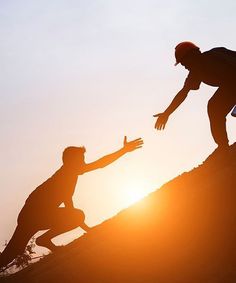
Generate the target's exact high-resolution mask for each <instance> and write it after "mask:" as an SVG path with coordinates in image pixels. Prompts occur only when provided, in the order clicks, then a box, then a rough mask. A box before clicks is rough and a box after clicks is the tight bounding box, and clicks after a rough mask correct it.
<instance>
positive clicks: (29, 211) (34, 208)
mask: <svg viewBox="0 0 236 283" xmlns="http://www.w3.org/2000/svg"><path fill="white" fill-rule="evenodd" d="M142 144H143V141H142V139H140V138H139V139H136V140H133V141H130V142H127V138H126V137H125V138H124V146H123V147H122V148H121V149H120V150H118V151H116V152H114V153H111V154H109V155H106V156H104V157H102V158H100V159H98V160H97V161H94V162H92V163H89V164H86V163H85V161H84V154H85V148H84V147H74V146H70V147H67V148H66V149H65V150H64V152H63V156H62V159H63V165H62V167H61V168H60V169H59V170H58V171H56V173H55V174H54V175H53V176H52V177H51V178H49V179H48V180H46V181H45V182H44V183H43V184H41V185H40V186H39V187H37V188H36V189H35V190H34V191H33V192H32V193H31V194H30V195H29V197H28V198H27V200H26V202H25V205H24V207H23V208H22V210H21V212H20V214H19V216H18V219H17V222H18V225H17V227H16V230H15V232H14V234H13V236H12V238H11V240H10V242H9V243H8V245H7V247H6V248H5V250H4V251H3V252H2V254H1V255H0V268H1V267H4V266H6V265H7V264H8V263H10V262H11V261H12V260H13V259H15V258H16V257H17V255H20V254H22V253H23V252H24V250H25V247H26V245H27V243H28V241H29V240H30V239H31V237H32V236H33V235H34V234H35V233H36V232H38V231H40V230H46V229H49V230H48V231H47V232H46V233H44V234H43V235H42V236H40V237H38V238H37V239H36V244H37V245H40V246H44V247H46V248H48V249H50V250H51V251H54V250H56V249H57V246H55V245H54V244H53V243H52V241H51V239H52V238H54V237H56V236H57V235H59V234H62V233H64V232H67V231H70V230H72V229H74V228H76V227H79V226H80V227H81V228H82V229H84V230H85V231H88V230H89V227H88V226H87V225H86V224H85V223H84V219H85V215H84V213H83V211H82V210H79V209H76V208H74V206H73V201H72V196H73V194H74V190H75V186H76V182H77V178H78V176H79V175H82V174H84V173H87V172H90V171H92V170H95V169H98V168H103V167H105V166H107V165H109V164H111V163H112V162H114V161H116V160H117V159H118V158H119V157H121V156H123V155H124V154H126V153H128V152H131V151H133V150H135V149H137V148H140V147H142ZM62 203H64V207H59V206H60V205H61V204H62Z"/></svg>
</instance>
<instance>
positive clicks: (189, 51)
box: [175, 41, 201, 69]
mask: <svg viewBox="0 0 236 283" xmlns="http://www.w3.org/2000/svg"><path fill="white" fill-rule="evenodd" d="M200 54H201V51H200V48H199V47H198V46H197V45H195V44H194V43H192V42H190V41H184V42H181V43H179V44H178V45H177V46H176V47H175V59H176V63H175V66H176V65H178V64H179V63H180V64H181V65H183V66H184V67H185V68H186V69H189V68H190V67H191V65H192V64H193V63H194V62H195V61H196V59H197V58H198V56H199V55H200Z"/></svg>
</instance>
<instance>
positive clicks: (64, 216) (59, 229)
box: [36, 208, 89, 251]
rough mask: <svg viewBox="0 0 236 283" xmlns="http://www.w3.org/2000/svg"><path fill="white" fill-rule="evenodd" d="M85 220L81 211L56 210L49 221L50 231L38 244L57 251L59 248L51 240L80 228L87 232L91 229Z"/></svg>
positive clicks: (37, 241) (39, 239)
mask: <svg viewBox="0 0 236 283" xmlns="http://www.w3.org/2000/svg"><path fill="white" fill-rule="evenodd" d="M84 219H85V215H84V213H83V211H82V210H80V209H67V208H58V209H56V210H55V212H52V213H51V215H50V219H48V220H47V221H50V229H49V230H48V231H47V232H46V233H44V234H43V235H42V236H40V237H38V238H37V239H36V244H37V245H39V246H44V247H46V248H48V249H50V250H51V251H54V250H56V249H57V246H55V245H54V244H53V243H52V242H51V239H52V238H54V237H56V236H58V235H60V234H63V233H65V232H68V231H70V230H73V229H75V228H77V227H79V226H80V227H81V228H82V229H84V230H85V231H86V229H89V227H88V226H87V225H86V224H85V223H84Z"/></svg>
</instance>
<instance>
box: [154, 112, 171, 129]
mask: <svg viewBox="0 0 236 283" xmlns="http://www.w3.org/2000/svg"><path fill="white" fill-rule="evenodd" d="M153 117H158V118H157V121H156V123H155V129H157V130H164V129H165V126H166V123H167V121H168V118H169V115H167V114H165V112H163V113H159V114H155V115H153Z"/></svg>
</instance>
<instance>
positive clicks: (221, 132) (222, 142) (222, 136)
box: [208, 87, 236, 148]
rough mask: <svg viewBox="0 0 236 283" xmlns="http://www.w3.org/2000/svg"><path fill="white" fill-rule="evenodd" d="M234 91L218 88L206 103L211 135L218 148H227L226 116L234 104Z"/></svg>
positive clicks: (235, 96)
mask: <svg viewBox="0 0 236 283" xmlns="http://www.w3.org/2000/svg"><path fill="white" fill-rule="evenodd" d="M233 92H236V90H232V89H228V88H223V87H220V88H218V90H217V91H216V92H215V94H214V95H213V96H212V98H211V99H210V100H209V102H208V116H209V120H210V126H211V133H212V136H213V138H214V140H215V142H216V143H217V144H218V146H219V147H221V148H224V147H227V146H228V143H229V140H228V135H227V131H226V116H227V114H228V113H229V112H230V110H231V109H232V108H233V107H234V105H235V103H236V93H233Z"/></svg>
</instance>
